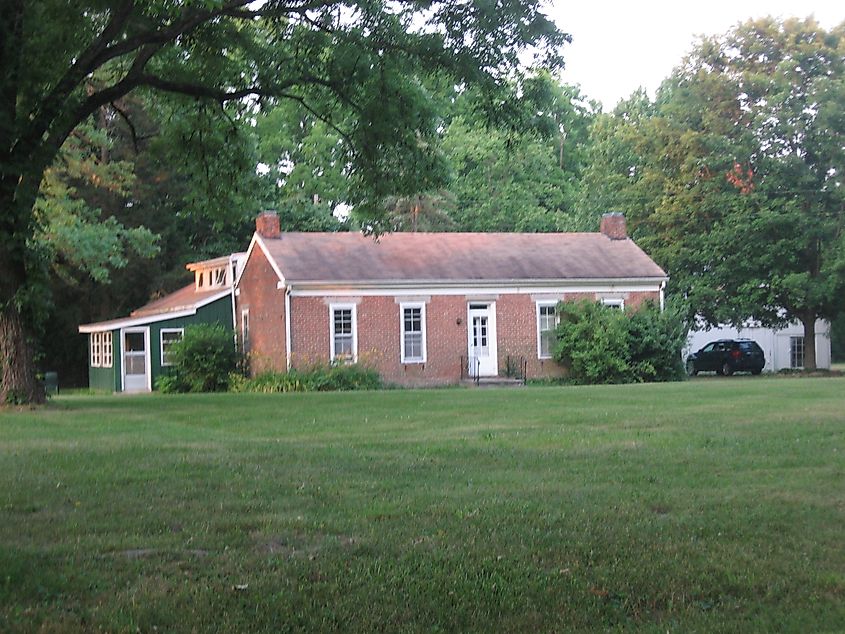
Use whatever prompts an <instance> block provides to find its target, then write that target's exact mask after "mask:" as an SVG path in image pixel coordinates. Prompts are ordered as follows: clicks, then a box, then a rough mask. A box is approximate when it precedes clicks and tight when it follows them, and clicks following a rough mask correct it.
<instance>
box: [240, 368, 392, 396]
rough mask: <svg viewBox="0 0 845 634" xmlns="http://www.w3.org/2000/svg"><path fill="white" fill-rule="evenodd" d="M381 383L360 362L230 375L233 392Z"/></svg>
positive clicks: (373, 387)
mask: <svg viewBox="0 0 845 634" xmlns="http://www.w3.org/2000/svg"><path fill="white" fill-rule="evenodd" d="M381 387H382V382H381V377H380V376H379V375H378V372H376V371H375V370H372V369H370V368H365V367H364V366H361V365H357V364H352V365H341V364H332V365H328V366H324V365H319V366H313V367H311V368H308V369H305V370H295V369H294V370H290V371H289V372H266V373H264V374H259V375H258V376H256V377H255V378H252V379H246V378H244V377H242V376H238V377H237V378H235V377H233V378H232V380H231V381H230V389H231V391H233V392H263V393H275V392H329V391H350V390H377V389H379V388H381Z"/></svg>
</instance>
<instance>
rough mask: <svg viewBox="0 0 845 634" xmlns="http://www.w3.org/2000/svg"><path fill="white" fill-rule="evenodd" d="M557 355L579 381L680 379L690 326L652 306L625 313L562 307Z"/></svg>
mask: <svg viewBox="0 0 845 634" xmlns="http://www.w3.org/2000/svg"><path fill="white" fill-rule="evenodd" d="M557 314H558V315H559V317H560V321H559V323H558V326H557V331H556V336H557V343H556V346H555V351H554V357H555V360H557V362H558V363H560V364H562V365H564V366H565V367H566V368H568V369H569V377H570V379H571V380H573V381H575V382H577V383H639V382H646V381H677V380H680V379H682V378H683V377H684V372H683V365H682V363H681V350H682V349H683V346H684V343H685V342H686V333H687V325H686V322H685V321H684V320H683V319H682V318H681V316H680V315H679V313H678V312H677V311H675V310H672V309H669V310H665V311H660V309H659V308H657V307H656V306H654V305H653V304H648V305H646V306H644V307H642V308H641V309H639V310H636V311H633V312H630V313H625V312H623V311H620V310H617V309H614V308H610V307H608V306H604V305H602V304H599V303H597V302H592V301H581V302H562V303H560V304H558V307H557Z"/></svg>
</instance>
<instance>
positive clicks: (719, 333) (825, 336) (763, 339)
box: [684, 319, 830, 372]
mask: <svg viewBox="0 0 845 634" xmlns="http://www.w3.org/2000/svg"><path fill="white" fill-rule="evenodd" d="M803 336H804V326H802V325H801V324H800V323H793V324H790V325H789V326H787V327H785V328H779V329H774V328H761V327H759V326H753V325H748V326H744V327H742V328H735V327H733V326H726V325H722V326H719V327H717V328H711V329H710V330H705V329H703V328H702V329H699V330H692V331H690V333H689V335H688V336H687V347H686V349H685V350H684V358H686V355H687V354H689V353H690V352H695V351H697V350H700V349H701V348H703V347H704V346H705V345H706V344H707V343H708V342H710V341H715V340H717V339H753V340H754V341H756V342H757V343H758V344H760V347H761V348H762V349H763V352H764V354H765V355H766V366H765V367H764V368H763V372H778V371H780V370H783V369H785V368H789V363H790V360H789V338H790V337H803ZM816 367H818V368H822V369H830V323H829V322H827V321H824V320H821V319H820V320H818V321H816Z"/></svg>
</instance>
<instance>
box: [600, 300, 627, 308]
mask: <svg viewBox="0 0 845 634" xmlns="http://www.w3.org/2000/svg"><path fill="white" fill-rule="evenodd" d="M601 303H602V305H603V306H608V307H609V308H618V309H619V310H621V311H624V310H625V300H624V299H622V298H615V297H604V298H602V300H601Z"/></svg>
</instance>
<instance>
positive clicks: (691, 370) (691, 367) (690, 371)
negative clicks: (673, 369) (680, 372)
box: [687, 359, 698, 376]
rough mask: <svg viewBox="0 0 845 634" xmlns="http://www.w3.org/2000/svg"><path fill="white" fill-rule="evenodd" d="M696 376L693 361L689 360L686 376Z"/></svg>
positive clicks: (696, 371) (696, 372)
mask: <svg viewBox="0 0 845 634" xmlns="http://www.w3.org/2000/svg"><path fill="white" fill-rule="evenodd" d="M696 374H698V370H696V369H695V361H693V360H692V359H690V360H689V361H687V376H695V375H696Z"/></svg>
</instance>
